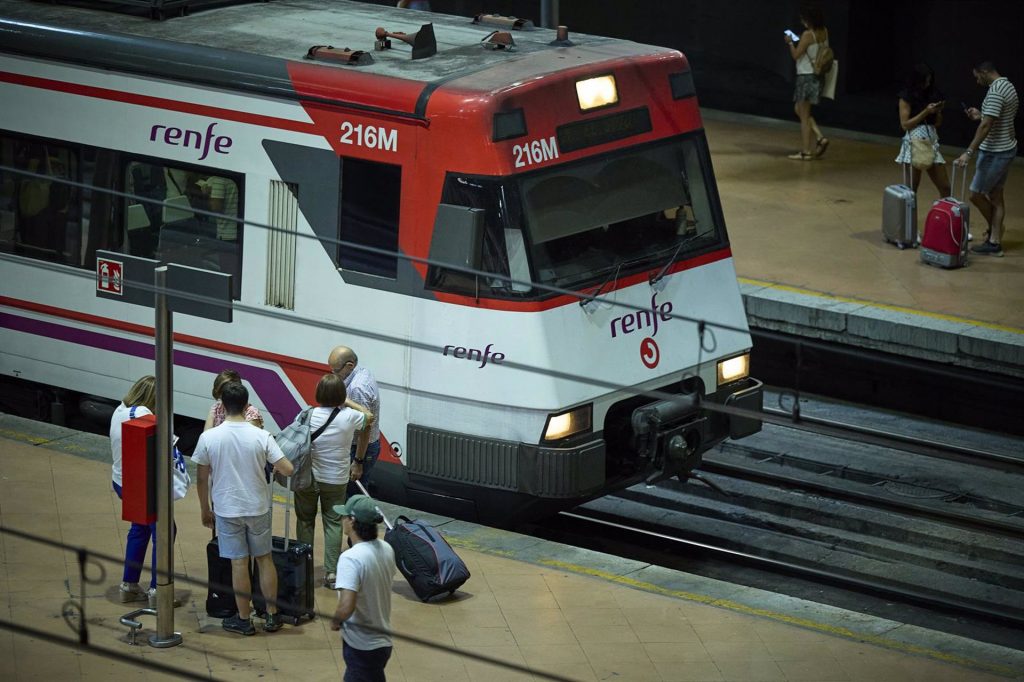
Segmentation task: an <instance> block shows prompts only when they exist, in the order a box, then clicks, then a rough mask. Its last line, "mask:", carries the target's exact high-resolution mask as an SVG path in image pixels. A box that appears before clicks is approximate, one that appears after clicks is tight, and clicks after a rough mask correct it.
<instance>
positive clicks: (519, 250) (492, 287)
mask: <svg viewBox="0 0 1024 682" xmlns="http://www.w3.org/2000/svg"><path fill="white" fill-rule="evenodd" d="M506 193H507V188H506V187H505V186H503V185H502V184H501V183H500V182H498V181H497V180H494V179H490V178H482V177H461V176H455V175H449V177H448V178H447V180H446V181H445V185H444V190H443V191H442V193H441V203H444V204H451V205H454V206H469V207H470V208H479V209H483V211H484V233H483V242H482V244H481V253H480V268H481V270H483V271H484V272H490V273H494V274H495V275H497V276H495V277H480V278H476V277H474V276H472V275H468V274H466V273H464V272H459V271H457V270H451V269H448V268H445V267H443V266H439V265H431V266H430V269H429V270H428V272H427V284H428V286H429V287H431V288H433V289H440V290H442V291H450V292H453V293H461V294H469V295H482V296H492V297H495V298H512V297H518V296H523V295H525V294H529V293H531V292H532V291H533V287H532V286H531V285H530V284H529V282H530V263H529V259H528V256H527V249H526V245H525V243H524V240H523V233H522V230H520V229H519V227H518V225H519V224H520V223H519V221H520V218H519V216H518V203H517V202H515V201H509V200H508V199H507V197H506Z"/></svg>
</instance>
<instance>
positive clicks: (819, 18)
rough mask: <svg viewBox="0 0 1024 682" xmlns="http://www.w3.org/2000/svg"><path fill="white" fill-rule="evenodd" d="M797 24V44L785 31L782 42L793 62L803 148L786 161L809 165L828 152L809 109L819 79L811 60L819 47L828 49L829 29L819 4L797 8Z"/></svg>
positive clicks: (795, 106)
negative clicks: (800, 30)
mask: <svg viewBox="0 0 1024 682" xmlns="http://www.w3.org/2000/svg"><path fill="white" fill-rule="evenodd" d="M800 22H801V23H802V24H803V25H804V32H803V34H801V36H800V38H799V39H798V40H794V39H793V38H792V35H793V32H792V31H786V33H785V36H784V37H785V41H786V44H787V45H788V46H789V55H790V56H791V57H792V58H793V61H794V62H796V87H795V89H794V90H793V102H794V104H793V110H794V111H795V112H796V115H797V118H799V119H800V137H801V140H802V141H803V148H802V149H801V150H800V151H799V152H796V153H794V154H790V155H789V158H791V159H794V160H796V161H812V160H814V159H817V158H820V157H821V155H822V154H824V153H825V150H826V149H828V138H827V137H825V136H824V135H822V134H821V129H820V128H819V127H818V122H817V121H815V120H814V116H813V115H811V107H812V106H813V105H815V104H817V103H818V101H819V99H820V98H821V79H820V78H819V77H818V76H817V75H816V74H815V73H814V60H815V58H816V57H817V56H818V50H819V49H821V46H822V45H828V29H827V28H825V14H824V12H823V11H822V9H821V5H819V4H818V3H805V4H804V5H803V6H801V8H800Z"/></svg>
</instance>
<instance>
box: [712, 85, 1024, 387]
mask: <svg viewBox="0 0 1024 682" xmlns="http://www.w3.org/2000/svg"><path fill="white" fill-rule="evenodd" d="M702 115H703V117H704V123H705V127H706V130H707V136H708V142H709V145H710V148H711V156H712V161H713V163H714V168H715V174H716V177H717V180H718V189H719V193H720V194H721V197H722V205H723V210H724V213H725V220H726V225H727V227H728V230H729V237H730V240H731V243H732V251H733V256H734V260H735V264H736V270H737V274H738V275H739V277H740V286H741V290H742V293H743V297H744V302H745V305H746V308H747V314H748V319H749V321H750V323H751V325H752V326H756V327H759V328H762V329H768V330H773V331H782V332H787V333H792V334H796V335H800V336H806V337H811V338H817V339H822V340H826V341H835V342H839V343H844V344H849V345H854V346H859V347H863V348H870V349H874V350H883V351H887V352H892V353H897V354H901V355H906V356H910V357H915V358H920V359H925V360H935V361H939V362H946V363H950V364H956V365H958V366H961V367H973V368H976V369H980V370H984V371H989V372H993V373H997V374H1004V375H1009V376H1016V377H1024V162H1022V161H1021V159H1020V158H1018V159H1017V161H1016V162H1015V163H1014V164H1013V167H1012V168H1011V170H1010V175H1009V179H1008V181H1007V187H1006V191H1005V195H1006V219H1005V226H1006V230H1005V235H1004V238H1003V250H1004V252H1005V256H1004V257H1002V258H994V257H991V256H977V255H973V254H972V255H971V257H970V262H969V265H968V266H967V267H966V268H961V269H958V270H943V269H940V268H935V267H931V266H928V265H925V264H924V263H922V262H921V260H920V256H919V254H918V252H917V250H916V249H906V250H903V251H901V250H900V249H898V248H896V247H895V246H894V245H891V244H887V243H886V242H885V241H884V240H883V239H882V234H881V208H882V192H883V190H884V188H885V187H886V186H887V185H890V184H894V183H897V182H901V171H900V167H899V166H898V165H897V164H896V163H895V162H894V159H895V157H896V154H897V153H898V151H899V144H900V142H899V138H898V137H896V136H895V133H896V132H898V128H897V126H896V124H895V120H896V102H895V99H894V101H893V119H894V126H893V127H894V137H892V138H885V137H880V136H876V135H866V134H858V133H852V132H850V131H842V130H833V129H829V128H827V127H825V128H823V132H824V133H825V134H826V136H827V137H828V138H829V140H830V142H831V144H830V145H829V147H828V151H827V152H826V154H825V155H824V156H823V157H822V158H821V159H819V160H815V161H794V160H790V159H788V158H786V155H787V154H789V153H792V152H794V151H798V150H799V147H800V129H799V124H798V123H797V121H796V119H795V117H794V120H793V121H778V120H774V119H765V118H757V117H752V116H743V115H737V114H730V113H725V112H718V111H714V110H702ZM942 151H943V155H944V156H945V158H946V161H947V167H948V169H949V170H950V171H951V170H952V161H953V159H955V158H956V157H957V156H958V155H959V154H960V153H961V152H962V151H963V150H962V149H953V148H946V147H943V149H942ZM972 175H973V166H971V167H969V168H968V184H970V178H971V177H972ZM957 184H958V185H959V180H958V181H957ZM937 198H939V197H938V193H937V191H936V189H935V187H934V185H932V183H931V180H930V179H929V178H928V177H927V176H925V177H923V178H922V180H921V186H920V188H919V190H918V225H919V227H920V226H923V224H924V220H925V216H926V215H927V212H928V209H929V208H930V206H931V204H932V202H933V201H935V199H937ZM986 229H987V224H986V222H985V219H984V218H983V217H982V216H981V215H980V213H979V212H978V211H977V209H973V210H972V213H971V231H972V233H973V234H974V235H975V237H976V238H978V239H980V238H981V236H982V234H983V233H984V231H985V230H986Z"/></svg>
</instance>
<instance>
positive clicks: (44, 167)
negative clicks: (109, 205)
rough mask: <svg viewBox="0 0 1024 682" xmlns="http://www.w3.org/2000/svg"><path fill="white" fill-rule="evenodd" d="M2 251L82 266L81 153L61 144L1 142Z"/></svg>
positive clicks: (13, 139)
mask: <svg viewBox="0 0 1024 682" xmlns="http://www.w3.org/2000/svg"><path fill="white" fill-rule="evenodd" d="M0 162H2V163H3V165H4V166H7V167H10V168H15V169H18V171H26V172H28V173H37V174H41V175H46V176H50V177H51V178H53V179H46V178H38V177H33V176H30V175H26V174H23V173H20V172H16V171H3V172H0V249H3V250H4V251H10V252H14V253H18V254H21V255H25V256H29V257H31V258H38V259H40V260H48V261H54V262H56V263H64V264H67V265H75V266H81V264H82V241H83V240H82V234H83V230H82V220H81V213H82V201H81V191H80V190H79V188H78V187H75V186H72V185H69V184H66V183H63V182H60V180H62V179H64V180H74V181H77V180H79V157H78V150H76V149H73V148H71V147H67V146H63V145H61V144H60V143H55V142H52V141H44V140H28V139H19V138H14V137H7V136H2V137H0Z"/></svg>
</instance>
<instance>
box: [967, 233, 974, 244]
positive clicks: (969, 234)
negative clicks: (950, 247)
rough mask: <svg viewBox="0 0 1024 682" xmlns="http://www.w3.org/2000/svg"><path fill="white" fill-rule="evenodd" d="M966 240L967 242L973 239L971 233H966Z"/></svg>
mask: <svg viewBox="0 0 1024 682" xmlns="http://www.w3.org/2000/svg"><path fill="white" fill-rule="evenodd" d="M967 241H969V242H973V241H974V235H973V234H971V233H970V232H968V233H967Z"/></svg>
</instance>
